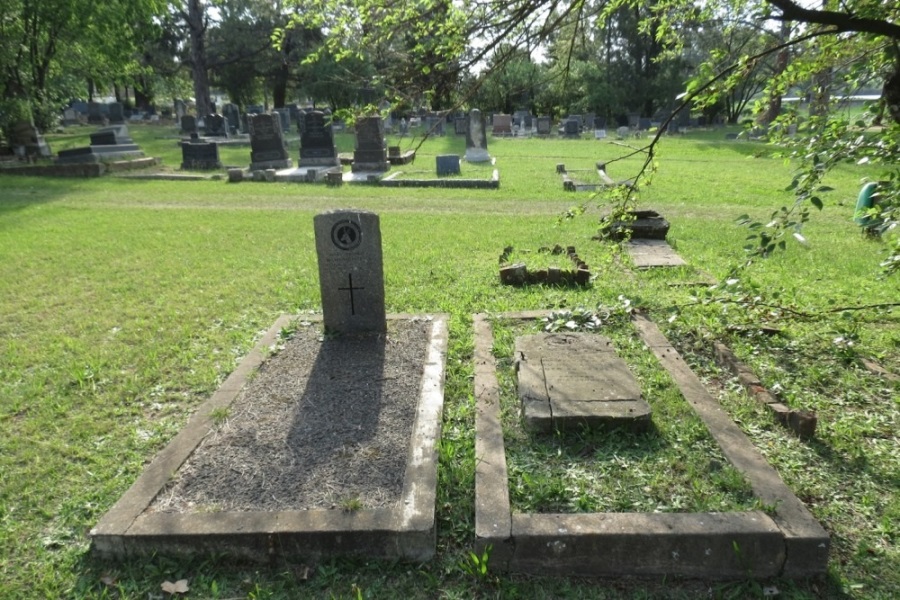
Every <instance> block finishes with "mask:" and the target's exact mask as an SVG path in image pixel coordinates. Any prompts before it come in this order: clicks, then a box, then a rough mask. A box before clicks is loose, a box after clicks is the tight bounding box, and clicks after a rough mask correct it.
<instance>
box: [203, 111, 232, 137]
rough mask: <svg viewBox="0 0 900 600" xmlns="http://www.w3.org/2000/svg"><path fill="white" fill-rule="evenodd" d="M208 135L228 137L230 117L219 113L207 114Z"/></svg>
mask: <svg viewBox="0 0 900 600" xmlns="http://www.w3.org/2000/svg"><path fill="white" fill-rule="evenodd" d="M205 129H206V135H208V136H209V137H228V119H226V118H225V117H223V116H222V115H219V114H215V113H214V114H211V115H206V128H205Z"/></svg>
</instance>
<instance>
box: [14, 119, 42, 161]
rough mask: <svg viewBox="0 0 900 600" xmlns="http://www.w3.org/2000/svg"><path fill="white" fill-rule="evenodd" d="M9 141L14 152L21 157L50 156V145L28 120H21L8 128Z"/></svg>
mask: <svg viewBox="0 0 900 600" xmlns="http://www.w3.org/2000/svg"><path fill="white" fill-rule="evenodd" d="M9 141H10V144H11V145H12V147H13V151H14V152H15V154H17V155H19V156H21V157H28V158H49V157H50V146H48V145H47V142H46V141H45V140H44V137H43V136H42V135H41V134H40V132H39V131H38V130H37V128H36V127H35V126H34V125H32V124H31V123H30V122H28V121H21V122H19V123H16V124H15V125H13V126H12V127H11V128H10V139H9Z"/></svg>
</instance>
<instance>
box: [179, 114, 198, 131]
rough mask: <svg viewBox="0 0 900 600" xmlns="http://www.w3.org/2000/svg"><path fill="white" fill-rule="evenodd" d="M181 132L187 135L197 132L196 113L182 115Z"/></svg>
mask: <svg viewBox="0 0 900 600" xmlns="http://www.w3.org/2000/svg"><path fill="white" fill-rule="evenodd" d="M181 133H184V134H187V135H190V134H192V133H197V117H195V116H194V115H182V117H181Z"/></svg>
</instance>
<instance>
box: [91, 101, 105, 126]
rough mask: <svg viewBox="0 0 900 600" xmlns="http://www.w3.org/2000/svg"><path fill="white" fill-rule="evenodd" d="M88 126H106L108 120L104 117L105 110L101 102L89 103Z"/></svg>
mask: <svg viewBox="0 0 900 600" xmlns="http://www.w3.org/2000/svg"><path fill="white" fill-rule="evenodd" d="M87 122H88V125H105V124H106V118H105V117H104V116H103V108H102V107H101V105H100V103H99V102H88V117H87Z"/></svg>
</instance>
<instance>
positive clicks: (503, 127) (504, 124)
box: [491, 115, 512, 135]
mask: <svg viewBox="0 0 900 600" xmlns="http://www.w3.org/2000/svg"><path fill="white" fill-rule="evenodd" d="M491 124H492V125H493V134H494V135H512V115H494V119H493V121H492V122H491Z"/></svg>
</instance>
